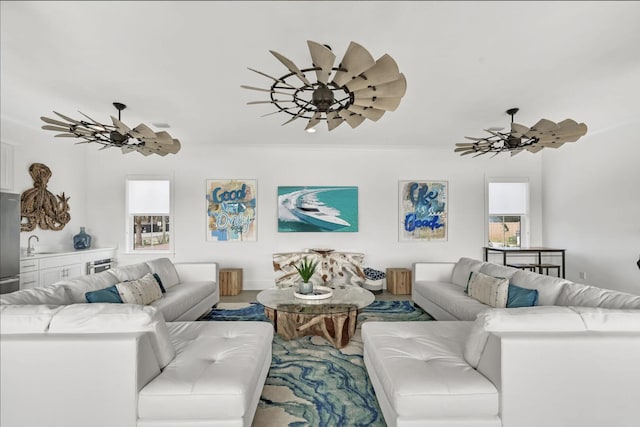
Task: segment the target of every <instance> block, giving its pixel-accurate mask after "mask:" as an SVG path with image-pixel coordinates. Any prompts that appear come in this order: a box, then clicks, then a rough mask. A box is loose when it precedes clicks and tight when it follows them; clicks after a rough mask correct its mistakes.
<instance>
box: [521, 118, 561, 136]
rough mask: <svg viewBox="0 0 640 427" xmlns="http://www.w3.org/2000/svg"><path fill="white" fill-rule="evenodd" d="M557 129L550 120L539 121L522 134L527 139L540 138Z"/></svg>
mask: <svg viewBox="0 0 640 427" xmlns="http://www.w3.org/2000/svg"><path fill="white" fill-rule="evenodd" d="M556 129H558V125H557V124H556V123H554V122H552V121H551V120H547V119H541V120H539V121H538V123H536V124H535V125H533V126H531V129H530V130H529V131H528V132H527V133H525V134H524V136H527V137H529V138H533V137H540V136H542V135H543V134H544V133H545V132H549V131H553V130H556Z"/></svg>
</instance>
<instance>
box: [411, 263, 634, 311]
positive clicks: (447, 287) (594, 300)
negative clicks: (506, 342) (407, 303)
mask: <svg viewBox="0 0 640 427" xmlns="http://www.w3.org/2000/svg"><path fill="white" fill-rule="evenodd" d="M471 272H480V273H483V274H486V275H489V276H492V277H502V278H506V279H509V282H510V283H511V284H515V285H517V286H519V287H521V288H527V289H535V290H537V291H538V301H537V305H560V306H572V305H575V306H585V307H602V308H629V309H640V296H636V295H631V294H627V293H624V292H618V291H613V290H609V289H602V288H598V287H595V286H589V285H583V284H579V283H573V282H571V281H569V280H567V279H563V278H558V277H553V276H546V275H542V274H538V273H532V272H530V271H523V270H519V269H516V268H512V267H507V266H504V265H500V264H494V263H490V262H484V261H479V260H475V259H472V258H460V259H459V260H458V262H417V263H414V264H413V276H412V277H413V279H412V280H413V283H412V287H411V299H412V300H413V302H414V303H415V304H417V305H419V306H420V307H422V308H423V309H424V310H425V311H426V312H427V313H429V314H430V315H431V316H432V317H433V318H434V319H437V320H475V318H476V316H477V315H478V313H480V312H482V311H484V310H486V309H487V308H490V306H488V305H486V304H483V303H481V302H480V301H478V300H476V299H474V298H471V297H470V296H469V295H468V294H467V293H466V292H465V290H466V287H467V282H468V280H469V276H470V274H471Z"/></svg>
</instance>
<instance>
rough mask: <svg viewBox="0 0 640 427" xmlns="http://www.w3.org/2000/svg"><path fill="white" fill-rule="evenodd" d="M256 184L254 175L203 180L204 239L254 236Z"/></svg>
mask: <svg viewBox="0 0 640 427" xmlns="http://www.w3.org/2000/svg"><path fill="white" fill-rule="evenodd" d="M257 187H258V184H257V181H256V180H255V179H210V180H207V186H206V200H207V241H214V242H222V241H224V242H231V241H241V242H255V241H256V240H257V238H258V230H257V227H258V225H257V222H256V215H257V209H258V206H257V196H258V192H257Z"/></svg>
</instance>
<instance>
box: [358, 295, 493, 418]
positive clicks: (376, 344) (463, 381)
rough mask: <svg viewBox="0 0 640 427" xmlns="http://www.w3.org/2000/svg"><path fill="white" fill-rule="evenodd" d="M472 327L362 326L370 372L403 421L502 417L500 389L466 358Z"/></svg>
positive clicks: (454, 324) (425, 324)
mask: <svg viewBox="0 0 640 427" xmlns="http://www.w3.org/2000/svg"><path fill="white" fill-rule="evenodd" d="M454 286H457V285H454ZM471 326H472V323H471V322H456V321H453V322H450V321H443V322H367V323H364V324H363V325H362V340H363V343H364V357H365V363H366V366H367V371H368V372H369V373H370V375H371V376H374V375H375V376H376V377H377V379H378V380H379V381H378V382H379V383H380V385H381V388H382V389H383V390H384V393H385V395H386V398H387V401H388V402H389V403H390V404H391V406H392V407H393V409H394V410H395V411H396V413H397V414H398V418H400V419H421V418H429V419H444V418H461V419H462V418H466V417H470V418H473V417H479V416H496V415H497V414H498V406H499V403H498V400H499V398H498V392H497V390H496V388H495V386H494V385H493V384H492V383H491V382H490V381H489V380H488V379H487V378H486V377H484V376H483V375H482V374H480V373H479V372H478V371H476V370H475V369H471V368H470V367H469V364H468V363H467V362H466V361H465V360H464V358H463V349H464V342H465V340H466V338H467V336H468V335H469V332H470V329H471ZM376 392H378V390H376ZM415 425H418V424H415ZM451 425H454V424H451Z"/></svg>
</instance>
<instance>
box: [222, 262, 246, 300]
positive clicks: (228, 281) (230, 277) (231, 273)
mask: <svg viewBox="0 0 640 427" xmlns="http://www.w3.org/2000/svg"><path fill="white" fill-rule="evenodd" d="M240 292H242V269H241V268H221V269H220V295H221V296H235V295H238V294H239V293H240Z"/></svg>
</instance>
